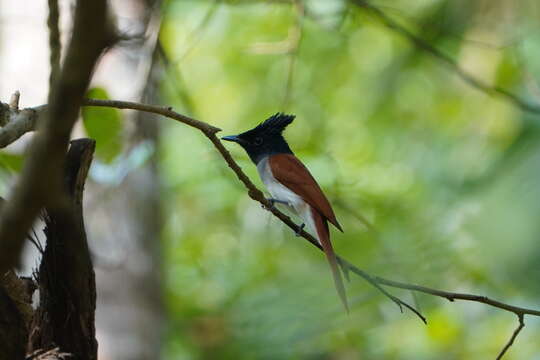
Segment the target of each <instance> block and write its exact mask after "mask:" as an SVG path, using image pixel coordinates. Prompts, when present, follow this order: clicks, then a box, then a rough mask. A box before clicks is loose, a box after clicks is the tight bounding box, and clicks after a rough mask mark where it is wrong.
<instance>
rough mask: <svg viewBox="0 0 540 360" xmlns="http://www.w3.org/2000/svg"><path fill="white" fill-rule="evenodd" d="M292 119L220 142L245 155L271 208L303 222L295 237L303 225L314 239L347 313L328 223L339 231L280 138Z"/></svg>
mask: <svg viewBox="0 0 540 360" xmlns="http://www.w3.org/2000/svg"><path fill="white" fill-rule="evenodd" d="M294 119H295V115H287V114H284V113H277V114H275V115H272V116H270V117H269V118H268V119H266V120H265V121H263V122H261V123H260V124H259V125H257V126H256V127H254V128H253V129H251V130H248V131H246V132H243V133H241V134H238V135H230V136H224V137H222V138H221V139H222V140H225V141H232V142H235V143H237V144H239V145H240V146H241V147H242V148H243V149H244V150H245V151H246V152H247V154H248V156H249V158H250V159H251V161H252V162H253V163H254V164H255V165H256V166H257V171H258V173H259V176H260V178H261V180H262V182H263V183H264V185H265V186H266V189H267V190H268V192H269V193H270V195H271V198H269V199H268V201H269V202H270V203H271V204H272V206H273V205H274V204H275V203H278V204H284V205H285V206H287V207H288V208H289V209H291V210H292V211H293V212H295V213H296V214H297V215H299V217H300V218H301V219H302V220H303V223H302V224H301V225H300V226H299V227H298V230H297V235H299V233H300V232H301V231H302V230H303V228H304V227H305V226H307V230H308V232H310V233H311V234H312V235H314V237H315V238H316V239H317V241H318V242H319V244H320V245H321V247H322V249H323V251H324V253H325V255H326V259H327V261H328V263H329V265H330V269H331V270H332V276H333V280H334V284H335V287H336V290H337V293H338V295H339V297H340V299H341V302H342V303H343V306H344V307H345V310H346V311H347V312H349V305H348V302H347V296H346V293H345V286H344V285H343V279H342V277H341V273H340V270H339V268H338V261H337V258H336V254H335V252H334V249H333V247H332V243H331V241H330V229H329V226H328V223H329V222H330V223H331V224H332V225H334V226H335V227H336V228H337V229H338V230H340V231H341V232H343V228H342V227H341V225H340V224H339V222H338V221H337V219H336V215H335V214H334V210H333V209H332V206H331V205H330V202H329V201H328V199H327V198H326V196H325V195H324V192H323V191H322V190H321V187H320V186H319V184H318V183H317V181H316V180H315V178H314V177H313V175H311V173H310V172H309V170H308V169H307V167H306V166H305V165H304V164H303V163H302V162H301V161H300V160H299V159H298V158H297V157H296V156H295V155H294V153H293V152H292V150H291V148H290V147H289V144H288V143H287V141H286V140H285V138H284V137H283V131H284V130H285V128H286V127H287V126H288V125H289V124H291V123H292V122H293V120H294Z"/></svg>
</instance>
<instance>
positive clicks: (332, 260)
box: [311, 208, 349, 313]
mask: <svg viewBox="0 0 540 360" xmlns="http://www.w3.org/2000/svg"><path fill="white" fill-rule="evenodd" d="M311 216H312V217H313V220H314V223H315V227H316V230H317V235H318V238H319V242H320V243H321V246H322V248H323V250H324V253H325V255H326V259H327V260H328V263H329V264H330V268H331V269H332V275H333V277H334V284H335V286H336V290H337V292H338V295H339V297H340V299H341V302H342V303H343V306H345V310H347V313H348V312H349V304H348V302H347V295H346V294H345V286H344V285H343V279H342V278H341V272H340V271H339V268H338V263H337V259H336V254H335V253H334V249H333V247H332V243H331V242H330V230H329V229H328V222H327V220H326V219H325V218H323V217H322V215H321V214H319V212H318V211H317V210H315V209H314V208H311Z"/></svg>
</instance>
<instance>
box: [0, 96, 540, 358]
mask: <svg viewBox="0 0 540 360" xmlns="http://www.w3.org/2000/svg"><path fill="white" fill-rule="evenodd" d="M83 106H102V107H113V108H117V109H131V110H138V111H144V112H148V113H154V114H158V115H162V116H165V117H168V118H170V119H173V120H176V121H178V122H181V123H183V124H185V125H188V126H191V127H194V128H196V129H198V130H200V131H201V132H202V133H203V134H204V135H205V136H206V137H207V138H208V140H209V141H210V142H212V144H213V145H214V147H215V148H216V150H217V151H218V152H219V153H220V154H221V156H222V157H223V159H224V160H225V162H226V163H227V165H228V166H229V167H230V168H231V169H232V171H233V172H234V173H235V175H236V176H237V178H238V180H240V181H241V182H242V184H243V185H244V187H245V188H246V189H247V191H248V195H249V196H250V197H251V198H252V199H253V200H255V201H257V202H259V203H260V204H261V205H263V206H264V207H265V208H266V209H269V211H270V212H272V214H273V215H274V216H275V217H277V218H278V219H280V220H281V221H282V222H283V223H284V224H285V225H287V226H288V227H289V228H290V229H292V230H294V231H297V230H298V226H297V225H296V224H295V223H294V222H293V221H292V220H291V218H290V217H288V216H287V215H285V214H283V213H282V212H280V211H279V210H277V209H276V208H275V207H272V206H271V205H272V204H270V202H269V201H267V200H266V198H265V196H264V194H263V193H262V192H261V191H260V190H259V189H257V187H256V186H255V185H254V184H253V182H252V181H251V180H250V179H249V177H248V176H247V175H246V174H245V173H244V172H243V170H242V168H241V167H240V166H239V165H238V164H237V163H236V161H235V160H234V159H233V158H232V156H231V154H230V153H229V152H228V150H227V149H226V148H225V147H224V146H223V144H222V143H221V141H220V140H219V138H218V137H217V136H216V133H217V132H219V131H220V129H219V128H217V127H214V126H212V125H210V124H208V123H205V122H202V121H199V120H196V119H193V118H191V117H188V116H185V115H182V114H179V113H177V112H175V111H173V110H172V108H171V107H164V106H157V105H149V104H141V103H136V102H129V101H117V100H99V99H85V100H83ZM42 107H43V106H42ZM40 108H41V107H40ZM38 121H39V120H38ZM0 137H1V131H0ZM300 235H301V236H302V237H303V238H304V239H305V240H307V241H309V242H310V243H311V244H312V245H313V246H315V247H317V248H318V249H321V246H320V245H319V243H318V242H317V241H316V240H315V238H314V237H313V236H311V235H310V234H309V233H307V232H305V231H301V232H300ZM338 260H339V262H340V265H341V267H342V269H343V271H344V273H345V275H346V276H347V274H348V273H349V272H352V273H354V274H356V275H358V276H360V277H362V278H363V279H364V280H366V281H367V282H369V283H370V284H371V285H372V286H374V287H375V288H376V289H377V290H379V291H380V292H381V293H383V294H384V295H385V296H387V297H388V298H389V299H391V300H392V301H393V302H395V303H396V304H397V305H398V306H399V307H400V309H402V307H403V306H405V307H406V308H408V309H409V310H411V311H413V312H414V313H415V314H416V315H417V316H418V317H419V318H420V319H422V321H424V322H426V319H425V317H424V316H423V315H422V314H421V313H420V312H419V311H418V310H416V309H415V308H414V307H412V306H410V305H408V304H407V303H405V302H404V301H402V300H400V299H399V298H397V297H396V296H394V295H392V294H390V293H389V292H388V291H387V290H385V289H384V286H387V287H392V288H398V289H406V290H412V291H415V292H420V293H424V294H429V295H433V296H437V297H441V298H445V299H447V300H449V301H454V300H463V301H471V302H477V303H482V304H486V305H489V306H492V307H495V308H498V309H501V310H504V311H508V312H512V313H514V314H516V315H517V316H518V318H519V319H520V324H521V322H522V321H523V326H524V317H525V315H531V316H539V317H540V310H536V309H530V308H525V307H519V306H514V305H510V304H507V303H504V302H501V301H497V300H494V299H491V298H489V297H487V296H482V295H475V294H467V293H457V292H449V291H444V290H439V289H433V288H429V287H425V286H421V285H415V284H409V283H403V282H399V281H394V280H390V279H386V278H383V277H380V276H374V275H371V274H369V273H367V272H366V271H364V270H362V269H360V268H358V267H356V266H354V265H353V264H351V263H350V262H348V261H347V260H345V259H344V258H342V257H340V256H338ZM523 326H520V327H519V328H518V329H516V331H514V333H513V335H512V338H511V339H510V341H509V342H508V343H507V344H506V346H505V349H503V351H502V352H501V354H500V355H499V356H502V355H504V353H505V352H506V351H507V349H508V348H509V347H510V346H511V345H512V344H513V342H514V340H515V338H516V337H517V335H518V334H519V332H520V331H521V329H522V328H523Z"/></svg>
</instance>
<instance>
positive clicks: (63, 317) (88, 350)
mask: <svg viewBox="0 0 540 360" xmlns="http://www.w3.org/2000/svg"><path fill="white" fill-rule="evenodd" d="M94 148H95V142H94V141H93V140H90V139H79V140H74V141H72V143H71V147H70V149H69V152H68V154H67V157H66V163H65V172H66V173H65V189H66V191H67V193H68V195H69V197H70V199H71V206H69V207H63V208H53V209H47V211H46V214H45V216H44V218H45V224H46V227H45V234H46V236H47V245H46V247H45V252H44V254H43V259H42V261H41V265H40V268H39V274H38V284H39V292H40V306H39V308H38V309H37V311H36V315H35V317H34V321H33V324H32V332H31V338H30V351H34V350H37V349H51V348H54V347H55V346H58V347H59V348H60V349H61V351H63V352H68V353H71V354H73V355H74V356H75V358H76V359H81V360H85V359H88V360H95V359H97V341H96V339H95V325H94V313H95V308H96V286H95V275H94V270H93V266H92V261H91V258H90V252H89V250H88V243H87V239H86V233H85V229H84V220H83V211H82V196H83V190H84V183H85V179H86V175H87V173H88V169H89V167H90V162H91V160H92V155H93V152H94Z"/></svg>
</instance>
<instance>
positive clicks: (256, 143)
mask: <svg viewBox="0 0 540 360" xmlns="http://www.w3.org/2000/svg"><path fill="white" fill-rule="evenodd" d="M262 143H263V138H262V137H256V138H255V140H253V144H254V145H257V146H259V145H261V144H262Z"/></svg>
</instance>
